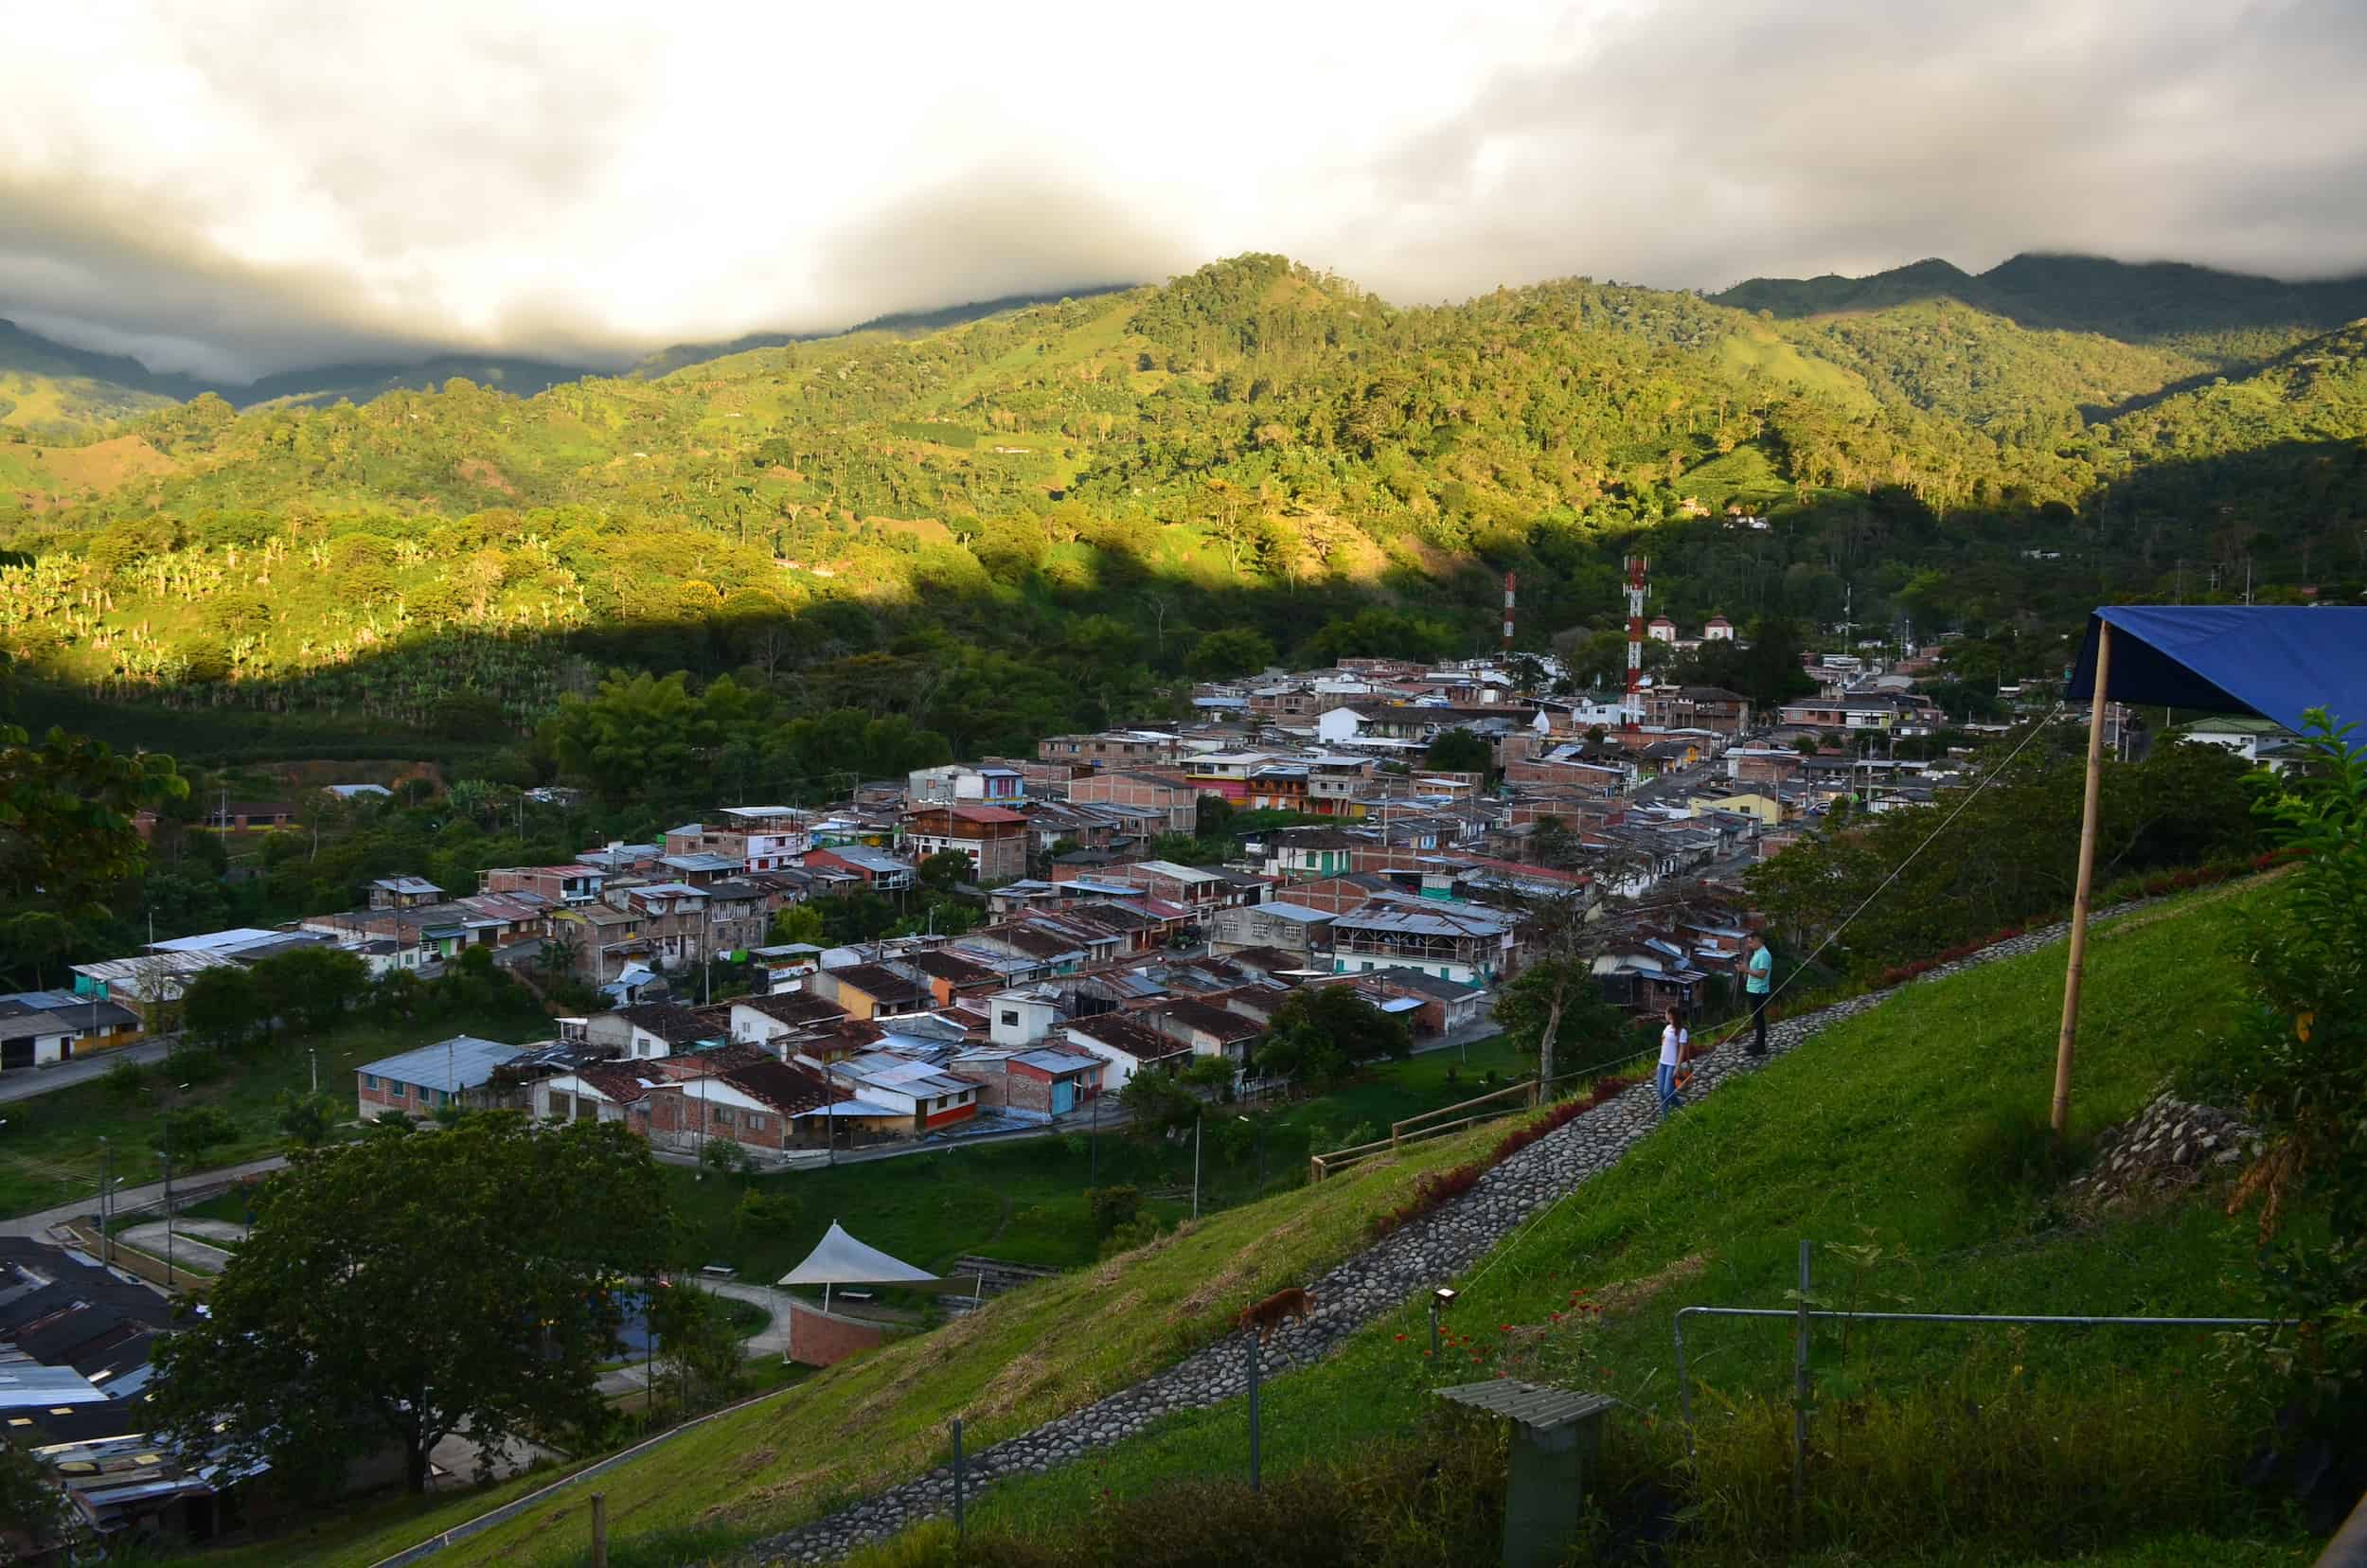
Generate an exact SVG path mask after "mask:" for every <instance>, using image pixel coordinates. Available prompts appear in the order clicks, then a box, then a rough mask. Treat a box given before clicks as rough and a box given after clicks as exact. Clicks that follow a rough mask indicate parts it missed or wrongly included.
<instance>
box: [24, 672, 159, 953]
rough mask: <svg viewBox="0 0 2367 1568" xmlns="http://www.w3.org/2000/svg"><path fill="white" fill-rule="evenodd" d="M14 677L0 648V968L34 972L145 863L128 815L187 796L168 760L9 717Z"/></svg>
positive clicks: (65, 946)
mask: <svg viewBox="0 0 2367 1568" xmlns="http://www.w3.org/2000/svg"><path fill="white" fill-rule="evenodd" d="M13 682H14V668H13V665H12V664H11V663H10V661H9V656H8V655H7V653H6V652H5V651H0V974H5V973H8V972H10V971H17V970H20V969H21V970H25V971H38V969H39V967H40V966H41V965H43V964H44V963H45V962H46V961H47V960H48V959H50V958H52V957H55V956H58V955H59V954H61V953H64V952H65V951H67V950H68V949H69V948H70V947H71V946H72V945H73V942H74V939H75V933H76V931H77V928H78V927H80V926H81V925H83V924H85V923H86V922H90V921H95V920H102V919H104V918H106V915H107V910H106V907H105V899H106V895H107V893H108V892H109V890H110V889H112V888H114V887H115V886H116V884H118V883H120V882H129V881H131V880H132V879H133V878H135V877H137V876H139V874H140V873H141V871H142V869H143V868H144V867H145V865H146V863H147V850H146V846H144V845H143V844H142V843H141V842H140V836H139V833H138V831H137V830H136V829H135V828H134V827H133V819H134V817H135V816H136V815H137V814H138V813H139V812H140V811H146V810H151V809H155V808H160V807H162V806H164V805H166V804H167V803H168V802H169V801H172V800H174V799H177V798H179V797H181V796H183V795H186V794H187V793H188V782H187V780H186V779H184V778H183V777H181V775H179V774H178V773H177V772H176V771H175V770H174V768H173V763H172V758H171V757H162V756H152V755H141V756H133V757H127V756H124V755H122V754H121V753H118V752H116V750H114V749H113V748H112V747H110V746H107V745H105V744H103V743H101V742H99V741H97V740H94V739H91V738H90V737H88V736H86V735H69V734H67V733H66V732H65V731H64V730H61V729H52V730H50V731H49V732H48V733H47V734H46V735H44V736H42V737H41V738H40V739H33V738H32V737H31V736H30V735H28V734H27V732H26V731H25V730H24V729H23V728H22V727H20V726H18V725H15V724H12V723H9V722H8V720H9V716H10V715H11V714H12V713H13V712H14V711H15V707H14V695H13V693H14V685H13Z"/></svg>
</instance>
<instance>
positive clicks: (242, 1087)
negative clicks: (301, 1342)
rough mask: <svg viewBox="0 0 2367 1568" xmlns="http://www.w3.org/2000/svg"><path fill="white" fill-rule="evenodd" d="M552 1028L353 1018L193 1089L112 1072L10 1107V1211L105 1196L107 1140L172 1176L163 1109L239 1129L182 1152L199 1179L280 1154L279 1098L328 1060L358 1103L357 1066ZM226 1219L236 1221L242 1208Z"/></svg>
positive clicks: (146, 1176) (5, 1184) (333, 1084)
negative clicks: (207, 1109) (197, 1109)
mask: <svg viewBox="0 0 2367 1568" xmlns="http://www.w3.org/2000/svg"><path fill="white" fill-rule="evenodd" d="M549 1032H550V1031H549V1029H548V1027H547V1026H546V1025H545V1026H543V1027H538V1026H537V1025H536V1024H535V1022H534V1020H532V1019H531V1018H526V1019H523V1020H522V1019H521V1018H520V1017H519V1016H518V1015H516V1014H506V1015H503V1016H501V1017H498V1018H490V1019H483V1020H451V1019H447V1020H442V1021H438V1022H436V1023H432V1024H429V1023H417V1024H399V1025H383V1024H376V1023H363V1022H355V1023H352V1024H348V1025H346V1026H345V1027H343V1028H341V1029H338V1030H335V1031H334V1032H332V1033H330V1034H329V1035H326V1036H320V1037H310V1038H308V1037H299V1036H282V1037H281V1038H280V1039H278V1040H276V1041H274V1042H272V1043H270V1044H268V1045H250V1046H248V1047H247V1048H245V1049H244V1050H242V1051H240V1052H236V1053H233V1054H232V1055H230V1056H229V1057H228V1058H226V1059H224V1061H223V1070H222V1075H221V1077H219V1078H215V1079H213V1080H212V1081H210V1082H205V1081H195V1080H191V1081H190V1083H189V1087H188V1088H187V1089H186V1090H184V1089H182V1088H180V1087H179V1086H178V1085H179V1082H180V1081H181V1080H179V1079H178V1078H172V1077H169V1076H168V1075H169V1069H168V1067H167V1065H166V1064H165V1063H162V1062H156V1063H151V1064H150V1065H149V1066H148V1067H146V1068H145V1069H144V1071H143V1072H142V1074H141V1078H140V1081H139V1082H138V1083H137V1084H136V1085H127V1084H125V1083H123V1082H119V1081H110V1079H109V1078H105V1077H102V1078H97V1079H94V1080H92V1081H89V1082H86V1083H78V1084H76V1085H74V1086H73V1087H72V1088H70V1089H61V1090H59V1091H57V1092H56V1093H54V1094H48V1095H41V1096H35V1097H34V1098H31V1099H24V1100H18V1101H15V1102H14V1103H12V1104H9V1105H7V1106H0V1118H5V1125H0V1213H8V1214H23V1213H26V1212H28V1211H30V1210H34V1209H42V1208H47V1207H50V1206H51V1205H53V1204H58V1203H70V1202H73V1201H75V1200H78V1199H82V1198H95V1197H96V1195H97V1193H98V1184H99V1177H100V1172H101V1171H102V1169H103V1168H104V1165H105V1160H104V1153H103V1148H104V1146H102V1145H101V1144H100V1143H99V1139H101V1138H102V1137H103V1138H107V1139H109V1140H111V1141H112V1143H113V1146H114V1149H115V1173H116V1178H117V1179H118V1180H119V1181H120V1182H122V1183H123V1184H124V1185H135V1184H138V1183H142V1182H151V1181H154V1180H156V1179H157V1178H159V1177H160V1176H162V1175H163V1173H164V1167H163V1162H162V1160H161V1158H160V1157H159V1150H160V1148H161V1140H160V1138H159V1131H158V1130H159V1116H160V1114H162V1112H163V1110H164V1109H165V1108H166V1107H167V1106H170V1107H172V1108H176V1109H177V1108H179V1107H182V1106H189V1105H211V1106H218V1107H220V1108H221V1109H222V1111H223V1112H224V1113H225V1114H227V1115H228V1116H229V1117H230V1119H231V1121H232V1123H233V1124H234V1126H235V1128H236V1135H235V1136H234V1137H233V1138H232V1139H231V1141H229V1142H228V1143H225V1144H219V1145H216V1146H214V1147H212V1148H209V1149H205V1150H204V1151H203V1152H202V1153H200V1154H199V1155H197V1156H196V1157H195V1158H193V1159H192V1158H187V1157H185V1153H184V1151H181V1150H176V1151H175V1152H174V1155H173V1177H174V1179H175V1180H176V1181H178V1180H179V1179H180V1178H181V1177H182V1176H183V1175H184V1174H187V1175H189V1176H191V1177H195V1176H197V1175H199V1174H200V1173H202V1172H203V1171H204V1170H205V1169H210V1168H220V1167H223V1166H233V1165H239V1164H241V1163H243V1162H245V1161H248V1160H256V1159H262V1158H264V1157H266V1156H269V1155H273V1154H276V1153H279V1152H280V1151H281V1149H283V1148H284V1146H285V1143H286V1140H285V1138H284V1137H283V1136H282V1135H281V1133H280V1131H279V1128H278V1112H277V1109H276V1101H277V1100H278V1097H279V1096H280V1095H281V1094H282V1093H284V1092H286V1091H288V1090H298V1091H303V1090H307V1089H309V1088H310V1087H311V1075H312V1060H311V1057H310V1056H309V1055H308V1054H307V1047H308V1046H311V1047H312V1048H314V1049H315V1050H316V1051H317V1053H318V1057H319V1067H320V1084H321V1092H322V1093H323V1094H325V1095H327V1094H333V1095H338V1096H344V1097H346V1098H347V1101H348V1104H349V1103H350V1097H351V1096H352V1094H353V1087H354V1079H353V1072H354V1069H355V1068H357V1067H359V1066H361V1065H362V1064H363V1063H364V1062H366V1061H374V1060H378V1059H379V1058H381V1057H385V1056H392V1055H394V1054H395V1053H396V1052H398V1051H405V1050H409V1049H411V1048H412V1047H413V1046H416V1045H425V1044H429V1043H431V1042H435V1041H438V1040H445V1039H449V1038H450V1037H451V1036H453V1035H455V1034H475V1035H480V1036H482V1037H484V1038H486V1039H490V1040H504V1041H512V1042H524V1041H529V1040H538V1039H546V1038H548V1036H549ZM226 1218H232V1219H235V1218H238V1216H236V1215H232V1216H226Z"/></svg>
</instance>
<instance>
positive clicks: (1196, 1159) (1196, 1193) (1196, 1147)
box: [1192, 1115, 1203, 1220]
mask: <svg viewBox="0 0 2367 1568" xmlns="http://www.w3.org/2000/svg"><path fill="white" fill-rule="evenodd" d="M1202 1119H1203V1118H1202V1117H1201V1116H1198V1115H1195V1116H1194V1117H1193V1118H1192V1218H1193V1219H1195V1220H1197V1219H1199V1218H1200V1124H1201V1120H1202Z"/></svg>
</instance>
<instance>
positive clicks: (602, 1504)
mask: <svg viewBox="0 0 2367 1568" xmlns="http://www.w3.org/2000/svg"><path fill="white" fill-rule="evenodd" d="M592 1568H608V1494H607V1493H606V1492H594V1493H593V1494H592Z"/></svg>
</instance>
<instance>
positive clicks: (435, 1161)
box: [156, 1114, 667, 1492]
mask: <svg viewBox="0 0 2367 1568" xmlns="http://www.w3.org/2000/svg"><path fill="white" fill-rule="evenodd" d="M666 1232H667V1205H666V1198H665V1192H664V1188H663V1186H662V1185H661V1184H660V1182H659V1178H658V1171H657V1167H656V1165H655V1163H654V1162H653V1161H652V1159H651V1158H650V1150H649V1146H648V1145H647V1144H645V1143H643V1142H642V1141H641V1140H639V1139H638V1138H635V1137H634V1136H632V1134H631V1133H630V1132H628V1131H625V1130H624V1128H623V1127H622V1126H620V1125H617V1124H613V1123H592V1122H577V1123H574V1124H572V1125H571V1126H569V1127H566V1128H564V1129H561V1130H552V1131H529V1130H528V1129H527V1128H526V1126H525V1123H524V1122H523V1121H522V1120H521V1119H520V1118H518V1117H515V1116H511V1115H507V1114H480V1115H473V1116H470V1117H468V1118H466V1119H464V1120H463V1121H462V1122H461V1123H460V1124H459V1125H458V1126H456V1127H454V1129H452V1130H451V1131H445V1132H442V1133H438V1134H436V1135H435V1136H411V1137H394V1138H371V1139H365V1140H364V1141H363V1142H361V1143H358V1144H352V1145H348V1146H346V1147H343V1148H336V1149H315V1150H302V1151H298V1152H297V1153H295V1154H294V1156H292V1163H291V1165H290V1166H289V1167H288V1169H287V1170H285V1171H284V1172H282V1173H280V1174H279V1175H277V1176H276V1177H274V1178H273V1179H272V1180H271V1182H270V1183H269V1184H268V1185H266V1186H265V1187H264V1188H263V1190H262V1193H261V1195H260V1200H259V1202H258V1205H257V1210H256V1220H255V1229H254V1234H253V1235H252V1236H251V1237H250V1238H248V1239H247V1241H246V1242H245V1243H244V1244H243V1245H242V1246H240V1248H239V1250H238V1252H237V1253H236V1255H235V1256H232V1258H231V1259H230V1262H229V1265H228V1267H226V1268H225V1269H224V1270H223V1271H222V1275H221V1277H220V1278H219V1279H218V1280H217V1281H216V1282H215V1285H214V1288H213V1291H212V1292H211V1294H210V1295H209V1296H208V1297H207V1307H208V1313H207V1315H206V1316H205V1317H204V1318H203V1319H200V1320H198V1321H196V1322H193V1323H191V1324H190V1325H188V1326H187V1327H185V1328H183V1329H182V1330H181V1331H179V1332H177V1333H175V1334H174V1335H173V1336H172V1337H171V1338H169V1340H167V1341H166V1342H165V1343H164V1345H162V1346H161V1347H160V1348H159V1350H158V1353H157V1363H158V1366H159V1369H160V1371H161V1374H162V1376H161V1378H160V1380H159V1383H158V1389H157V1395H156V1399H157V1407H158V1408H157V1414H158V1417H159V1418H160V1420H161V1421H162V1422H163V1424H165V1425H166V1426H167V1427H168V1428H169V1430H170V1432H171V1433H172V1434H173V1435H174V1437H175V1439H176V1440H177V1441H180V1442H182V1443H184V1444H186V1445H187V1446H189V1447H192V1448H204V1447H206V1446H209V1445H213V1444H218V1443H221V1442H223V1441H225V1440H226V1441H227V1442H228V1444H229V1446H230V1448H231V1450H232V1452H233V1455H234V1457H237V1458H268V1459H269V1460H270V1461H271V1462H272V1463H273V1464H274V1465H275V1466H276V1468H278V1469H279V1470H280V1471H281V1472H282V1474H284V1475H287V1476H289V1477H290V1478H291V1479H294V1480H299V1481H302V1480H311V1481H326V1480H331V1479H333V1478H334V1477H335V1476H337V1475H338V1474H340V1473H341V1472H342V1471H343V1470H344V1468H345V1467H346V1466H347V1465H348V1464H350V1463H351V1462H352V1461H354V1460H356V1459H358V1458H362V1457H364V1456H365V1455H367V1454H370V1453H372V1452H380V1451H382V1450H383V1448H384V1447H386V1446H387V1445H389V1444H391V1445H392V1446H393V1447H394V1448H395V1449H396V1450H398V1451H399V1452H400V1453H401V1454H402V1456H403V1465H404V1475H405V1478H406V1480H407V1481H408V1483H409V1485H410V1488H411V1490H412V1491H414V1492H418V1491H422V1490H424V1489H425V1488H426V1486H427V1474H428V1454H429V1452H430V1451H431V1450H433V1449H434V1448H435V1447H436V1444H437V1443H439V1442H442V1441H443V1440H444V1439H445V1438H446V1437H449V1436H452V1435H454V1434H456V1433H465V1434H467V1436H468V1437H469V1439H470V1440H471V1441H472V1443H474V1444H475V1445H476V1446H477V1448H478V1450H479V1451H480V1452H490V1451H491V1450H493V1449H495V1448H498V1447H499V1446H500V1445H502V1444H504V1443H506V1442H507V1441H510V1440H511V1439H514V1438H518V1437H523V1436H528V1435H536V1434H552V1433H556V1432H561V1431H564V1430H566V1429H568V1428H570V1427H573V1426H577V1425H579V1424H584V1423H589V1422H591V1421H594V1420H596V1419H597V1418H598V1417H599V1416H600V1414H601V1402H600V1399H599V1396H598V1393H597V1390H596V1386H595V1379H596V1374H597V1371H598V1367H599V1364H600V1363H601V1362H603V1361H604V1360H606V1359H608V1357H609V1356H610V1355H611V1354H613V1352H614V1345H615V1344H616V1328H617V1326H618V1324H619V1322H620V1318H621V1307H620V1304H619V1301H618V1298H617V1296H616V1294H615V1292H614V1286H615V1285H616V1283H617V1282H618V1281H619V1280H621V1279H628V1278H633V1277H639V1276H646V1275H648V1274H652V1273H654V1272H655V1270H656V1269H657V1267H658V1265H659V1263H660V1261H661V1259H662V1256H663V1253H664V1246H665V1239H666Z"/></svg>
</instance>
